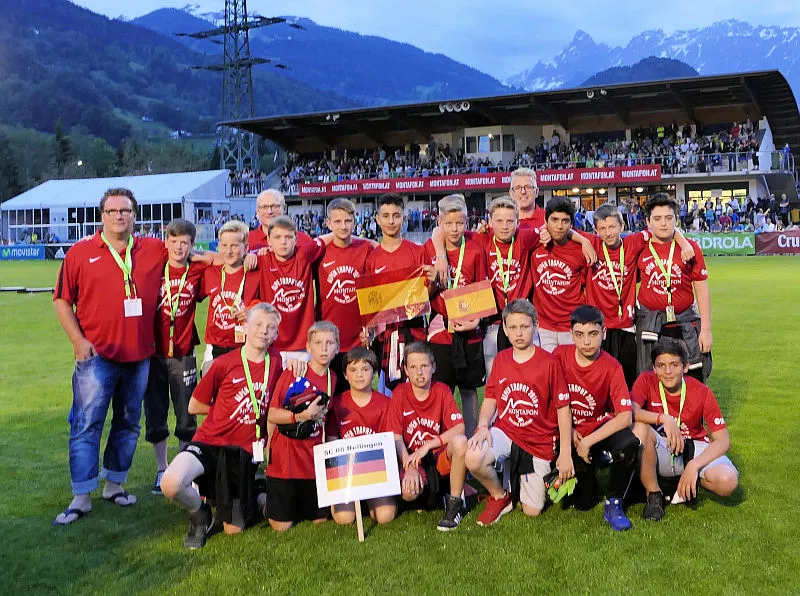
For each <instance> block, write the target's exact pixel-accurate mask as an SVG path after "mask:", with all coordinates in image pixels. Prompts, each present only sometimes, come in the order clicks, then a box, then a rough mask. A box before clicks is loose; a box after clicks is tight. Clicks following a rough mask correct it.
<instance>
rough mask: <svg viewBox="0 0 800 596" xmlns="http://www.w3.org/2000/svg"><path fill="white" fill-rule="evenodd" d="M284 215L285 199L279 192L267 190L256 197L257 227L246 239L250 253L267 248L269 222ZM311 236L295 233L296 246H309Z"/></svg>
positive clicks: (299, 232)
mask: <svg viewBox="0 0 800 596" xmlns="http://www.w3.org/2000/svg"><path fill="white" fill-rule="evenodd" d="M285 213H286V199H285V198H284V196H283V193H281V192H280V191H279V190H275V189H274V188H269V189H267V190H265V191H263V192H262V193H261V194H259V195H258V197H256V215H257V216H258V221H259V223H260V224H261V225H259V226H258V227H257V228H256V229H255V230H251V231H250V234H249V236H248V237H247V244H248V247H249V250H250V251H257V250H258V249H260V248H266V247H268V246H269V222H271V221H272V220H273V219H275V218H276V217H278V216H279V215H284V214H285ZM311 242H312V239H311V236H309V235H308V234H306V233H305V232H302V231H300V230H298V231H297V246H298V247H299V246H303V245H304V244H310V243H311Z"/></svg>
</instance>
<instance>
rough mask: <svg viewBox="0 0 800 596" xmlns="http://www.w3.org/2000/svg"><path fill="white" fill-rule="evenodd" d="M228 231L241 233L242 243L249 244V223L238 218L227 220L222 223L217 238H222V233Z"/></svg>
mask: <svg viewBox="0 0 800 596" xmlns="http://www.w3.org/2000/svg"><path fill="white" fill-rule="evenodd" d="M228 232H232V233H233V234H239V235H240V236H241V238H242V239H241V243H242V244H247V236H248V234H250V228H248V227H247V224H246V223H244V222H243V221H239V220H238V219H231V220H229V221H226V222H225V223H224V224H222V227H221V228H220V229H219V232H217V238H222V235H223V234H226V233H228Z"/></svg>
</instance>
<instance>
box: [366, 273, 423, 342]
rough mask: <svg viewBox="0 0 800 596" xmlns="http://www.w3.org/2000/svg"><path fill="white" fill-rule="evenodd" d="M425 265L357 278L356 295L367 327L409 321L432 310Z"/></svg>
mask: <svg viewBox="0 0 800 596" xmlns="http://www.w3.org/2000/svg"><path fill="white" fill-rule="evenodd" d="M426 279H427V277H426V275H425V272H424V271H423V269H422V267H408V268H405V269H398V270H397V271H390V272H387V273H375V274H370V275H362V276H361V277H357V278H356V298H357V300H358V310H359V311H360V312H361V321H362V323H363V324H364V325H365V326H366V327H377V326H378V325H382V324H388V323H398V322H400V321H409V320H411V319H413V318H414V317H419V316H421V315H426V314H428V313H429V312H431V303H430V302H429V301H428V288H427V286H426V285H425V281H426Z"/></svg>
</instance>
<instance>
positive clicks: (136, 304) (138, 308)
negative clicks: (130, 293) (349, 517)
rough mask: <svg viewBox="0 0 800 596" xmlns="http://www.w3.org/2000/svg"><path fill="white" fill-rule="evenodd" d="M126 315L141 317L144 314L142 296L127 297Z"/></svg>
mask: <svg viewBox="0 0 800 596" xmlns="http://www.w3.org/2000/svg"><path fill="white" fill-rule="evenodd" d="M125 316H126V317H141V316H142V299H141V298H126V299H125Z"/></svg>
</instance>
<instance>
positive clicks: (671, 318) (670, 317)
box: [667, 304, 675, 323]
mask: <svg viewBox="0 0 800 596" xmlns="http://www.w3.org/2000/svg"><path fill="white" fill-rule="evenodd" d="M674 322H675V307H674V306H672V305H671V304H669V305H668V306H667V323H674Z"/></svg>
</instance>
